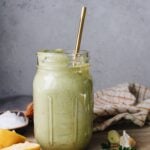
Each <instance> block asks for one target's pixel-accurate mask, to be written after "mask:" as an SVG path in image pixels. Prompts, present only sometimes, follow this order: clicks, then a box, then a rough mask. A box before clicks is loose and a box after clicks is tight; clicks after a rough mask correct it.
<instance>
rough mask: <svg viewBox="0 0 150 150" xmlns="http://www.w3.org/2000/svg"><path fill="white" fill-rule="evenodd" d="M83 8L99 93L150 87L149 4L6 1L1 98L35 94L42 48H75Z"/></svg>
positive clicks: (129, 0)
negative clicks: (132, 86)
mask: <svg viewBox="0 0 150 150" xmlns="http://www.w3.org/2000/svg"><path fill="white" fill-rule="evenodd" d="M82 5H86V6H87V7H88V12H87V18H86V23H85V28H84V34H83V41H82V46H81V48H82V49H87V50H89V51H90V54H91V65H92V73H93V79H94V88H95V90H97V89H101V88H105V87H108V86H112V85H115V84H118V83H122V82H140V83H142V84H145V85H147V86H150V65H149V64H150V1H149V0H144V1H143V0H0V98H2V97H6V96H12V95H20V94H24V95H31V94H32V80H33V76H34V74H35V69H36V68H35V66H36V55H35V53H36V52H37V51H38V49H42V48H49V49H53V48H64V49H70V50H72V49H73V48H74V47H75V40H76V32H77V28H78V21H79V16H80V10H81V6H82Z"/></svg>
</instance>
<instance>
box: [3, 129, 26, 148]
mask: <svg viewBox="0 0 150 150" xmlns="http://www.w3.org/2000/svg"><path fill="white" fill-rule="evenodd" d="M25 140H26V137H24V136H22V135H20V134H18V133H16V132H14V131H9V130H6V129H0V148H4V147H7V146H11V145H12V144H16V143H22V142H25Z"/></svg>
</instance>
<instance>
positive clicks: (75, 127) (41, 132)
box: [33, 50, 93, 150]
mask: <svg viewBox="0 0 150 150" xmlns="http://www.w3.org/2000/svg"><path fill="white" fill-rule="evenodd" d="M37 56H38V65H37V72H36V75H35V77H34V81H33V102H34V132H35V138H36V140H37V142H38V143H39V144H40V145H41V147H42V149H43V150H49V149H51V150H79V149H83V148H85V147H86V146H87V144H88V143H89V140H90V138H91V135H92V112H93V86H92V77H91V74H90V71H89V58H88V52H87V51H81V52H80V54H78V55H77V57H76V59H75V60H74V59H73V58H74V57H73V56H72V55H71V54H69V53H64V52H63V51H62V50H44V51H39V52H38V53H37Z"/></svg>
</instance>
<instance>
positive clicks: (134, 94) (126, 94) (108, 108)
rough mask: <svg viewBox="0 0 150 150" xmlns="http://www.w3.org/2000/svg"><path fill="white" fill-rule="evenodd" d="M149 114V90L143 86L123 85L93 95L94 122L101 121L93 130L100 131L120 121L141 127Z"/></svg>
mask: <svg viewBox="0 0 150 150" xmlns="http://www.w3.org/2000/svg"><path fill="white" fill-rule="evenodd" d="M149 112H150V89H149V88H146V87H145V86H142V85H140V84H134V83H131V84H129V83H125V84H120V85H117V86H116V87H112V88H108V89H105V90H100V91H98V92H96V93H95V95H94V120H97V119H98V118H99V119H101V121H100V122H99V123H96V124H95V125H94V129H93V130H94V131H102V130H104V129H106V128H107V127H109V126H110V125H112V124H114V123H117V122H118V121H120V120H122V119H126V120H130V121H132V122H133V123H134V124H136V125H138V126H140V127H142V126H144V124H145V122H146V119H148V117H149ZM102 118H103V119H102ZM104 118H105V119H104Z"/></svg>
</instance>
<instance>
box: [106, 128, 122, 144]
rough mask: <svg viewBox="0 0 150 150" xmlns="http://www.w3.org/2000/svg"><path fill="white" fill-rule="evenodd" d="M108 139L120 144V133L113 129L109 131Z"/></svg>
mask: <svg viewBox="0 0 150 150" xmlns="http://www.w3.org/2000/svg"><path fill="white" fill-rule="evenodd" d="M108 141H109V142H110V143H112V144H119V142H120V135H119V133H118V132H117V131H116V130H111V131H109V132H108Z"/></svg>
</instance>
